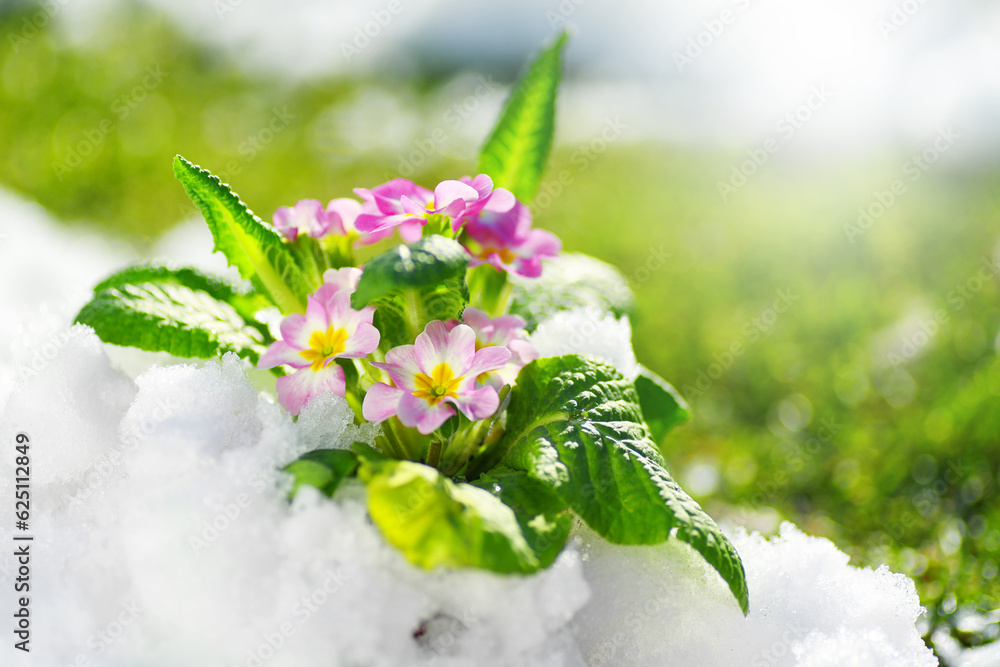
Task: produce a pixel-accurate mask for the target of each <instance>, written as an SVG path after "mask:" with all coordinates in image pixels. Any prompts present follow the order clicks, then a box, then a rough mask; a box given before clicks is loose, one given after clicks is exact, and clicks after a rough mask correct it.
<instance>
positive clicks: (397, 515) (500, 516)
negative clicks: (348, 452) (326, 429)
mask: <svg viewBox="0 0 1000 667" xmlns="http://www.w3.org/2000/svg"><path fill="white" fill-rule="evenodd" d="M358 477H359V478H360V479H361V480H362V481H363V482H364V483H365V486H366V487H367V497H368V513H369V515H370V516H371V518H372V521H373V522H374V523H375V525H376V526H378V527H379V530H381V531H382V535H383V536H384V537H385V539H386V540H387V541H388V542H389V543H390V544H392V545H394V546H395V547H396V548H397V549H399V550H400V551H402V552H403V554H404V555H405V556H406V558H407V559H409V561H410V562H412V563H413V564H415V565H419V566H420V567H423V568H427V569H432V568H435V567H439V566H443V567H479V568H483V569H486V570H492V571H494V572H503V573H526V572H533V571H535V570H537V569H538V568H539V562H538V559H537V558H536V557H535V555H534V553H533V552H532V550H531V547H530V546H528V543H527V541H525V539H524V536H523V535H522V534H521V529H520V527H519V526H518V522H517V518H516V517H515V516H514V511H513V510H511V509H510V508H509V507H507V506H506V505H504V504H503V503H502V502H500V501H499V500H497V499H496V498H495V497H493V495H491V494H490V493H489V492H487V491H484V490H483V489H480V488H477V487H475V486H472V485H471V484H456V483H454V482H452V481H451V480H449V479H448V478H446V477H444V476H442V475H441V474H440V473H438V471H437V470H435V469H434V468H431V467H430V466H426V465H424V464H422V463H414V462H412V461H399V460H395V459H384V460H373V459H367V458H366V459H362V462H361V468H360V470H359V472H358Z"/></svg>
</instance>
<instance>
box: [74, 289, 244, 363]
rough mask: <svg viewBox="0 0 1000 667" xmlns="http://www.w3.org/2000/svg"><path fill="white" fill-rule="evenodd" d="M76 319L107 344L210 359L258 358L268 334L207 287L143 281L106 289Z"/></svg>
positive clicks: (177, 355)
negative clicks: (227, 356) (226, 356)
mask: <svg viewBox="0 0 1000 667" xmlns="http://www.w3.org/2000/svg"><path fill="white" fill-rule="evenodd" d="M76 321H77V322H80V323H81V324H86V325H88V326H91V327H93V328H94V331H95V332H96V333H97V335H98V336H99V337H100V339H101V340H103V341H104V342H105V343H113V344H115V345H124V346H128V347H137V348H139V349H141V350H148V351H150V352H168V353H170V354H172V355H174V356H176V357H185V358H200V359H208V358H211V357H215V356H218V355H220V354H222V353H224V352H227V351H233V352H236V353H237V354H239V355H240V356H241V357H244V358H247V359H250V361H253V362H256V361H257V359H258V357H259V355H260V354H261V353H262V352H263V342H264V339H263V336H261V333H260V332H259V331H258V330H257V329H254V328H252V327H250V326H247V325H246V323H245V322H244V320H243V318H242V317H240V316H239V314H238V313H237V312H236V310H235V309H234V308H233V307H232V306H230V305H229V304H228V303H225V302H223V301H219V300H217V299H215V298H213V297H212V296H211V295H209V294H208V293H207V292H204V291H201V290H195V289H191V288H189V287H185V286H184V285H174V284H170V283H159V284H157V283H137V284H126V285H120V286H118V287H109V288H108V289H103V290H101V291H100V292H98V293H97V294H95V295H94V298H93V299H91V300H90V302H89V303H88V304H87V305H85V306H84V307H83V309H82V310H81V311H80V313H79V314H78V315H77V316H76Z"/></svg>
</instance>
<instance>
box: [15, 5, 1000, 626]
mask: <svg viewBox="0 0 1000 667" xmlns="http://www.w3.org/2000/svg"><path fill="white" fill-rule="evenodd" d="M7 12H8V13H6V14H0V34H9V33H10V32H12V31H13V32H15V34H17V31H19V30H21V29H22V28H21V26H22V25H23V19H24V18H25V17H26V16H29V15H30V14H31V12H32V8H31V7H30V6H26V7H22V8H21V9H8V10H7ZM150 66H153V67H158V68H160V69H161V70H162V71H163V72H165V73H166V74H165V76H163V77H162V81H159V82H156V83H155V84H153V83H150V82H151V81H153V79H154V78H155V77H152V78H151V77H150V76H149V70H148V69H147V68H148V67H150ZM0 76H2V81H0V84H2V85H0V118H2V123H0V184H2V185H3V187H5V188H8V189H10V190H13V191H15V192H18V193H21V194H23V195H24V196H26V197H29V198H31V199H34V200H36V201H38V202H40V203H42V204H43V205H44V206H45V207H46V208H47V209H48V210H49V211H51V212H52V213H53V214H54V215H55V216H56V217H58V218H60V219H62V220H65V221H67V224H72V223H73V222H75V221H89V222H95V223H97V224H99V225H101V226H103V227H104V228H105V229H107V230H108V231H110V232H113V233H115V234H117V235H119V236H121V237H123V238H125V239H127V240H129V241H131V242H132V243H134V244H136V245H138V246H140V247H148V246H149V245H150V244H151V243H152V242H153V241H154V240H155V239H156V238H157V237H158V236H159V235H160V234H162V233H163V232H164V231H165V230H167V229H169V228H170V227H171V226H172V225H174V224H176V223H177V222H179V221H180V220H182V219H184V218H186V217H190V216H191V215H192V214H193V213H194V210H193V208H192V207H191V206H190V204H189V203H188V202H187V201H186V199H185V198H184V195H183V193H182V191H181V189H180V187H179V186H178V185H177V184H176V182H175V181H174V179H173V176H172V173H171V170H170V159H171V158H172V156H173V155H174V154H175V153H182V154H184V155H185V156H187V157H189V158H190V159H192V160H194V161H196V162H198V163H200V164H202V165H204V166H206V167H209V168H211V169H212V170H213V171H216V172H217V173H221V174H223V175H224V176H225V178H226V180H229V181H230V182H231V183H232V184H233V186H234V188H235V189H236V190H237V191H238V192H239V193H240V194H241V195H242V196H243V197H244V198H245V199H247V200H248V202H249V203H250V205H251V206H252V207H253V208H255V209H256V210H257V212H258V213H259V214H261V216H262V217H264V218H268V217H269V216H270V213H271V212H272V211H273V210H274V209H275V208H276V207H277V206H279V205H285V204H290V203H293V202H294V201H296V200H297V199H300V198H304V197H315V198H319V199H321V200H325V199H330V198H333V197H337V196H347V195H349V190H350V188H351V187H354V186H371V185H374V184H377V183H379V182H382V181H384V180H385V179H386V178H387V174H388V173H389V172H391V171H392V170H393V169H395V168H396V165H397V164H398V162H399V159H398V158H399V156H398V155H396V154H395V153H392V152H391V151H390V152H388V153H386V152H384V151H382V152H376V153H371V154H360V155H359V154H356V149H355V148H353V146H352V145H351V143H350V141H348V140H345V138H344V136H343V133H338V132H337V131H335V128H333V127H332V124H333V123H335V122H336V120H337V118H338V115H337V113H336V110H337V109H339V108H342V107H343V106H344V105H347V104H350V103H351V101H352V100H355V99H356V98H357V96H358V95H359V94H361V93H362V92H363V89H364V86H363V85H361V84H358V83H348V82H344V81H338V80H332V79H331V80H327V81H313V82H310V83H309V84H307V85H304V84H300V85H294V84H291V83H287V82H283V81H281V80H279V79H276V78H269V77H266V76H251V75H248V74H246V73H242V72H241V70H239V69H238V68H236V67H235V63H233V62H230V61H227V60H226V59H224V58H223V57H221V56H219V55H217V54H215V53H213V52H211V51H209V50H206V49H204V48H203V47H200V46H198V45H196V44H194V43H192V42H190V41H188V40H187V39H186V38H184V37H183V36H181V35H180V34H178V33H177V32H175V31H174V30H173V29H172V28H170V26H169V25H167V24H165V23H164V22H163V21H161V20H160V19H159V17H157V16H155V15H152V14H149V13H146V12H143V11H139V10H134V11H133V12H131V13H128V14H124V15H121V16H119V17H117V19H116V20H115V22H114V23H112V24H108V25H106V26H104V27H103V28H102V29H101V31H100V33H99V34H98V35H97V36H96V37H95V38H93V39H92V40H90V41H89V42H87V43H86V44H83V45H77V46H67V45H66V44H64V43H63V40H60V39H59V38H58V37H57V36H56V35H54V34H53V33H52V32H51V31H50V30H48V29H43V30H41V31H39V34H37V35H34V36H32V37H31V39H28V40H27V41H26V42H24V43H19V44H18V48H17V50H16V52H15V50H14V49H13V47H11V48H5V49H4V50H3V51H2V52H0ZM398 85H399V86H401V87H405V88H406V90H407V91H409V93H410V94H412V96H413V97H414V99H418V100H419V99H421V96H422V95H424V94H425V93H427V92H428V91H435V90H437V89H438V88H437V87H439V86H440V85H441V82H436V81H418V82H407V83H405V84H404V83H399V84H398ZM140 98H141V99H140ZM288 116H293V118H291V119H287V117H288ZM105 119H108V120H110V123H111V124H110V126H108V125H107V124H104V125H102V123H103V122H104V121H105ZM283 119H285V120H283ZM102 127H104V128H107V129H102ZM264 128H270V129H271V132H270V133H267V132H263V130H264ZM95 133H96V134H95ZM98 135H100V136H98ZM88 142H89V143H90V144H93V147H92V149H91V150H90V151H89V153H88V154H87V155H82V153H83V152H84V150H83V149H82V148H81V147H83V146H86V145H87V143H88ZM404 148H405V147H400V150H401V151H403V150H404ZM579 151H580V147H577V146H573V145H563V146H560V147H559V148H557V150H556V152H555V154H554V156H553V163H552V167H551V169H550V172H549V174H550V176H549V178H548V180H547V183H548V184H549V186H548V188H549V189H548V192H549V193H550V195H551V193H553V192H555V190H556V189H558V186H557V185H556V184H557V182H558V180H559V179H558V174H560V172H565V173H567V174H569V179H564V180H568V181H571V183H569V184H568V185H564V186H563V190H562V192H561V193H560V194H558V195H557V196H547V197H545V198H543V199H539V200H538V201H536V204H535V207H534V208H535V217H536V224H537V225H539V226H544V227H547V228H549V229H551V230H553V231H554V232H556V233H557V234H559V235H560V236H561V237H562V239H563V241H564V244H565V247H566V248H567V249H569V250H575V251H582V252H587V253H590V254H593V255H595V256H597V257H600V258H602V259H604V260H606V261H608V262H610V263H612V264H615V265H616V266H618V267H619V268H621V270H622V271H623V273H624V274H625V275H626V276H627V277H628V278H629V279H630V282H631V283H632V285H633V288H634V289H635V292H636V295H637V312H636V315H635V317H634V319H633V327H634V343H635V349H636V353H637V356H638V357H639V359H640V360H641V361H642V362H643V363H645V364H646V365H648V366H650V367H651V368H653V369H654V370H656V371H657V372H659V373H660V374H662V375H663V376H665V377H666V378H668V379H670V380H671V381H673V382H674V383H675V384H676V385H677V386H678V388H681V389H682V391H683V393H685V394H686V395H687V396H688V398H689V399H691V401H692V403H693V404H694V407H695V419H694V421H693V422H692V423H691V424H690V425H687V426H685V427H683V428H681V429H679V430H678V431H677V432H676V433H674V434H672V435H671V436H670V437H669V438H668V439H667V441H665V442H664V443H662V447H663V449H664V452H665V454H666V455H667V457H668V460H669V461H670V462H671V465H672V467H673V468H674V470H675V472H676V473H677V474H678V476H679V477H680V479H681V481H682V483H684V484H685V485H686V486H687V488H689V490H691V491H692V492H693V493H694V494H695V495H696V497H698V499H699V500H700V501H701V502H703V503H704V504H705V505H706V506H707V507H708V509H709V511H710V512H711V513H713V515H715V516H721V517H728V518H730V519H731V520H734V521H737V522H740V523H746V524H749V525H751V526H753V525H757V526H761V527H764V528H771V529H773V528H774V521H773V518H774V516H775V513H774V510H776V513H777V516H780V517H782V518H787V519H790V520H792V521H794V522H796V523H797V524H799V525H800V526H802V527H803V528H804V529H805V530H807V531H808V532H810V533H813V534H817V535H822V536H826V537H829V538H831V539H833V540H834V541H835V542H836V543H837V544H838V545H839V546H840V547H841V548H843V549H845V550H846V551H848V552H849V553H850V554H851V555H852V556H853V557H854V558H855V562H857V563H861V564H869V565H873V566H874V565H878V564H879V563H882V562H887V563H888V564H889V565H890V567H892V568H893V569H895V570H899V571H903V572H906V573H908V574H910V575H911V576H913V577H914V578H915V580H916V581H917V583H918V587H919V591H920V593H921V599H922V600H923V602H924V604H925V605H927V607H928V610H929V612H930V615H931V621H932V624H934V625H936V624H943V625H945V626H947V625H948V624H950V623H951V624H953V623H954V622H955V621H954V619H955V618H956V616H955V614H954V612H955V610H956V609H961V608H969V607H979V608H981V609H993V608H996V607H997V606H998V597H1000V586H998V577H997V572H998V568H997V559H998V555H1000V521H998V518H1000V517H998V516H997V513H998V509H997V508H998V503H997V501H998V492H997V485H996V476H997V474H998V471H1000V468H998V466H1000V362H998V361H997V357H996V337H997V332H998V329H1000V301H998V288H997V280H996V276H995V275H989V276H988V277H987V279H986V280H982V281H980V282H978V283H977V282H976V280H975V279H976V276H977V272H979V271H980V268H981V267H982V266H983V265H982V262H983V260H984V259H986V260H987V261H991V260H992V259H993V258H994V253H995V252H996V249H997V246H996V243H997V233H996V227H995V221H996V220H997V219H998V215H1000V189H998V188H997V181H998V176H1000V174H997V173H994V172H989V171H985V172H984V171H974V170H970V171H965V172H961V171H957V172H956V171H944V170H940V171H930V172H928V173H927V174H926V175H925V176H924V177H923V178H922V179H921V180H920V182H919V184H918V185H914V186H912V187H911V188H910V191H909V192H908V193H907V194H906V195H905V196H903V197H900V199H899V201H898V202H897V203H896V204H895V205H894V206H892V207H890V208H889V210H888V211H887V213H886V214H885V215H884V216H883V217H881V218H879V219H878V220H877V221H876V222H875V224H874V225H873V226H872V227H871V229H870V230H869V231H868V232H867V233H865V234H864V235H862V236H859V237H856V238H855V239H854V241H855V242H854V243H852V242H851V240H850V239H849V238H848V235H847V234H846V233H845V230H844V225H846V224H851V223H854V222H855V221H856V219H857V215H858V213H857V208H858V207H859V206H865V205H867V204H868V203H869V202H870V201H871V199H872V196H873V191H875V190H882V189H885V188H886V187H887V186H888V184H889V183H890V182H891V181H892V180H893V179H894V178H898V177H899V175H900V167H901V165H902V163H903V162H904V160H905V159H906V156H896V155H886V156H882V157H881V158H879V159H877V160H871V161H870V162H868V163H866V164H865V165H862V166H859V165H851V164H845V165H823V164H813V165H807V166H806V167H805V168H802V167H799V166H798V165H790V166H783V164H782V163H780V162H775V163H774V164H770V165H768V166H767V167H766V168H765V169H763V170H762V171H761V173H760V174H758V175H757V176H755V177H754V178H753V179H752V180H751V182H750V183H749V184H748V185H747V186H746V187H744V188H741V189H740V190H738V191H737V192H736V193H734V194H733V195H732V196H731V197H730V198H729V200H728V201H725V202H723V201H721V199H720V197H719V195H718V193H717V190H716V182H717V181H718V180H720V179H725V178H726V177H727V176H728V174H729V169H730V167H731V165H732V164H733V163H734V162H736V161H737V160H739V159H740V157H741V156H739V155H736V154H733V155H730V154H723V153H718V152H709V151H695V150H679V149H676V148H670V147H666V146H660V145H656V144H649V143H643V144H639V143H628V142H627V141H624V140H623V141H621V142H619V143H615V144H612V145H611V146H610V148H609V149H608V150H607V151H605V152H602V153H600V154H594V155H593V158H592V159H590V158H587V159H580V156H581V153H580V152H579ZM74 153H75V154H78V157H79V164H78V165H77V164H75V163H76V158H74V157H73V155H74ZM470 157H471V156H470ZM70 162H73V165H71V164H70ZM473 166H474V165H473V162H472V161H471V160H470V161H461V160H457V159H439V160H437V161H434V163H433V165H432V167H431V168H429V169H425V170H423V171H421V172H418V173H417V174H415V175H414V179H415V180H418V181H421V182H424V183H425V184H431V183H433V182H435V180H436V179H439V178H443V177H454V176H455V174H459V173H461V174H464V173H468V172H469V171H470V169H472V168H473ZM545 191H546V189H545V188H543V192H545ZM961 286H965V290H966V291H965V292H964V293H963V292H962V291H961ZM973 288H975V289H973ZM782 295H784V299H783V300H782ZM776 300H778V303H777V305H781V306H782V310H783V311H784V312H778V310H777V309H775V310H773V311H772V310H770V309H771V308H774V306H775V305H776ZM784 305H787V308H785V307H784ZM939 311H940V312H943V314H944V315H943V317H941V316H940V312H939ZM936 314H937V315H938V323H937V326H936V327H935V326H934V325H932V324H930V322H931V321H932V320H933V319H934V318H935V315H936ZM907 318H909V319H907ZM922 330H923V332H924V333H923V335H921V333H920V332H921V331H922ZM929 330H932V331H933V335H929V334H928V333H927V331H929ZM906 343H910V344H911V347H910V348H906V347H905V344H906ZM734 344H738V345H740V346H741V347H739V348H737V349H739V350H740V353H738V354H736V355H732V357H731V358H730V357H728V356H727V351H731V350H732V349H733V345H734ZM893 346H895V347H896V348H899V352H898V355H897V357H896V358H894V357H892V356H890V353H889V351H891V350H892V349H893ZM910 351H912V352H913V354H912V355H910V354H909V352H910ZM894 361H895V362H896V363H893V362H894ZM991 632H992V633H994V634H992V635H991V634H990V633H991ZM953 634H954V635H955V636H956V637H958V638H959V639H960V640H961V641H964V642H966V643H969V644H975V643H977V642H981V641H984V640H988V639H991V638H993V636H995V626H993V627H992V629H991V630H989V631H988V632H986V633H980V634H972V635H969V634H968V633H966V634H963V633H962V632H961V631H960V630H956V631H955V632H954V633H953Z"/></svg>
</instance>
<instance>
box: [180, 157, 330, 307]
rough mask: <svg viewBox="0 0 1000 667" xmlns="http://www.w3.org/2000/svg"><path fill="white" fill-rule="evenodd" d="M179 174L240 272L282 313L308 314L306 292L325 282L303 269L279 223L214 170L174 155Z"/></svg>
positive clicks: (218, 247) (218, 243)
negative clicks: (242, 197) (268, 221)
mask: <svg viewBox="0 0 1000 667" xmlns="http://www.w3.org/2000/svg"><path fill="white" fill-rule="evenodd" d="M174 174H175V175H176V176H177V180H179V181H180V182H181V185H183V186H184V191H185V192H187V195H188V197H190V198H191V201H193V202H194V203H195V205H196V206H197V207H198V208H199V209H200V210H201V213H202V215H203V216H204V217H205V221H206V222H207V223H208V227H209V229H210V230H211V231H212V236H213V238H214V239H215V249H216V250H218V251H221V252H222V253H223V254H224V255H225V256H226V259H227V260H229V264H230V265H232V266H235V267H236V268H237V269H238V270H239V272H240V275H241V276H243V277H244V278H246V279H247V280H249V281H251V282H252V283H253V284H254V286H255V287H256V288H257V289H258V291H260V292H261V293H262V294H265V295H267V296H268V297H269V298H270V299H271V300H272V301H273V302H274V304H275V305H277V306H278V308H279V309H280V310H281V312H282V313H285V314H288V313H302V312H305V309H306V296H307V295H308V294H310V293H312V292H314V291H315V290H316V289H317V288H318V287H319V285H320V284H321V278H320V277H319V276H317V275H316V273H315V271H303V269H302V267H301V266H300V265H299V262H298V261H297V260H296V257H295V256H294V255H293V254H292V252H291V250H290V249H289V247H288V245H287V244H285V243H284V241H282V238H281V235H280V234H278V232H276V231H275V230H274V228H273V227H271V226H270V225H267V224H265V223H263V222H262V221H261V220H260V218H258V217H257V216H255V215H254V214H253V212H252V211H251V210H250V209H248V208H247V206H246V204H244V203H243V202H242V201H240V198H239V197H238V196H237V195H236V193H234V192H233V191H232V190H231V189H230V187H229V186H228V185H226V184H225V183H223V182H222V181H220V180H219V178H218V177H217V176H213V175H212V174H211V173H209V171H208V170H206V169H202V168H201V167H199V166H198V165H195V164H192V163H191V162H188V161H187V160H185V159H184V158H183V157H181V156H180V155H178V156H177V157H175V158H174Z"/></svg>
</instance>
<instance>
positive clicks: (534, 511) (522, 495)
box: [474, 466, 573, 567]
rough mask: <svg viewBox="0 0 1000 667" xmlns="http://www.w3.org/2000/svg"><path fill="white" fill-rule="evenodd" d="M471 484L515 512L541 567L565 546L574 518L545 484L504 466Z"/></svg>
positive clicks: (545, 565)
mask: <svg viewBox="0 0 1000 667" xmlns="http://www.w3.org/2000/svg"><path fill="white" fill-rule="evenodd" d="M474 484H475V485H476V486H478V487H480V488H482V489H486V490H487V491H489V492H490V493H492V494H493V495H494V496H496V497H497V498H499V499H500V500H501V501H502V502H503V504H504V505H507V506H508V507H510V508H511V509H512V510H514V515H515V516H516V517H517V523H518V525H519V526H520V527H521V533H522V534H523V535H524V538H525V539H526V540H527V541H528V545H529V546H531V548H532V550H533V551H534V552H535V556H537V557H538V560H539V562H540V563H541V566H542V567H548V566H549V565H551V564H552V563H553V561H555V559H556V557H557V556H558V555H559V553H560V552H561V551H562V549H563V547H564V546H565V545H566V540H567V538H568V537H569V531H570V529H571V528H572V527H573V516H572V515H571V514H570V513H569V512H568V511H567V507H566V503H564V502H563V501H562V500H561V499H560V498H559V496H558V495H556V493H555V492H554V491H553V490H552V489H551V488H550V487H549V486H548V485H546V484H543V483H542V482H539V481H537V480H535V479H532V478H531V477H528V475H527V474H525V473H523V472H519V471H517V470H511V469H510V468H504V467H503V466H500V467H498V468H494V469H493V470H492V471H490V472H489V473H488V474H486V475H483V476H482V477H480V478H479V479H478V480H476V481H475V482H474Z"/></svg>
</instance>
